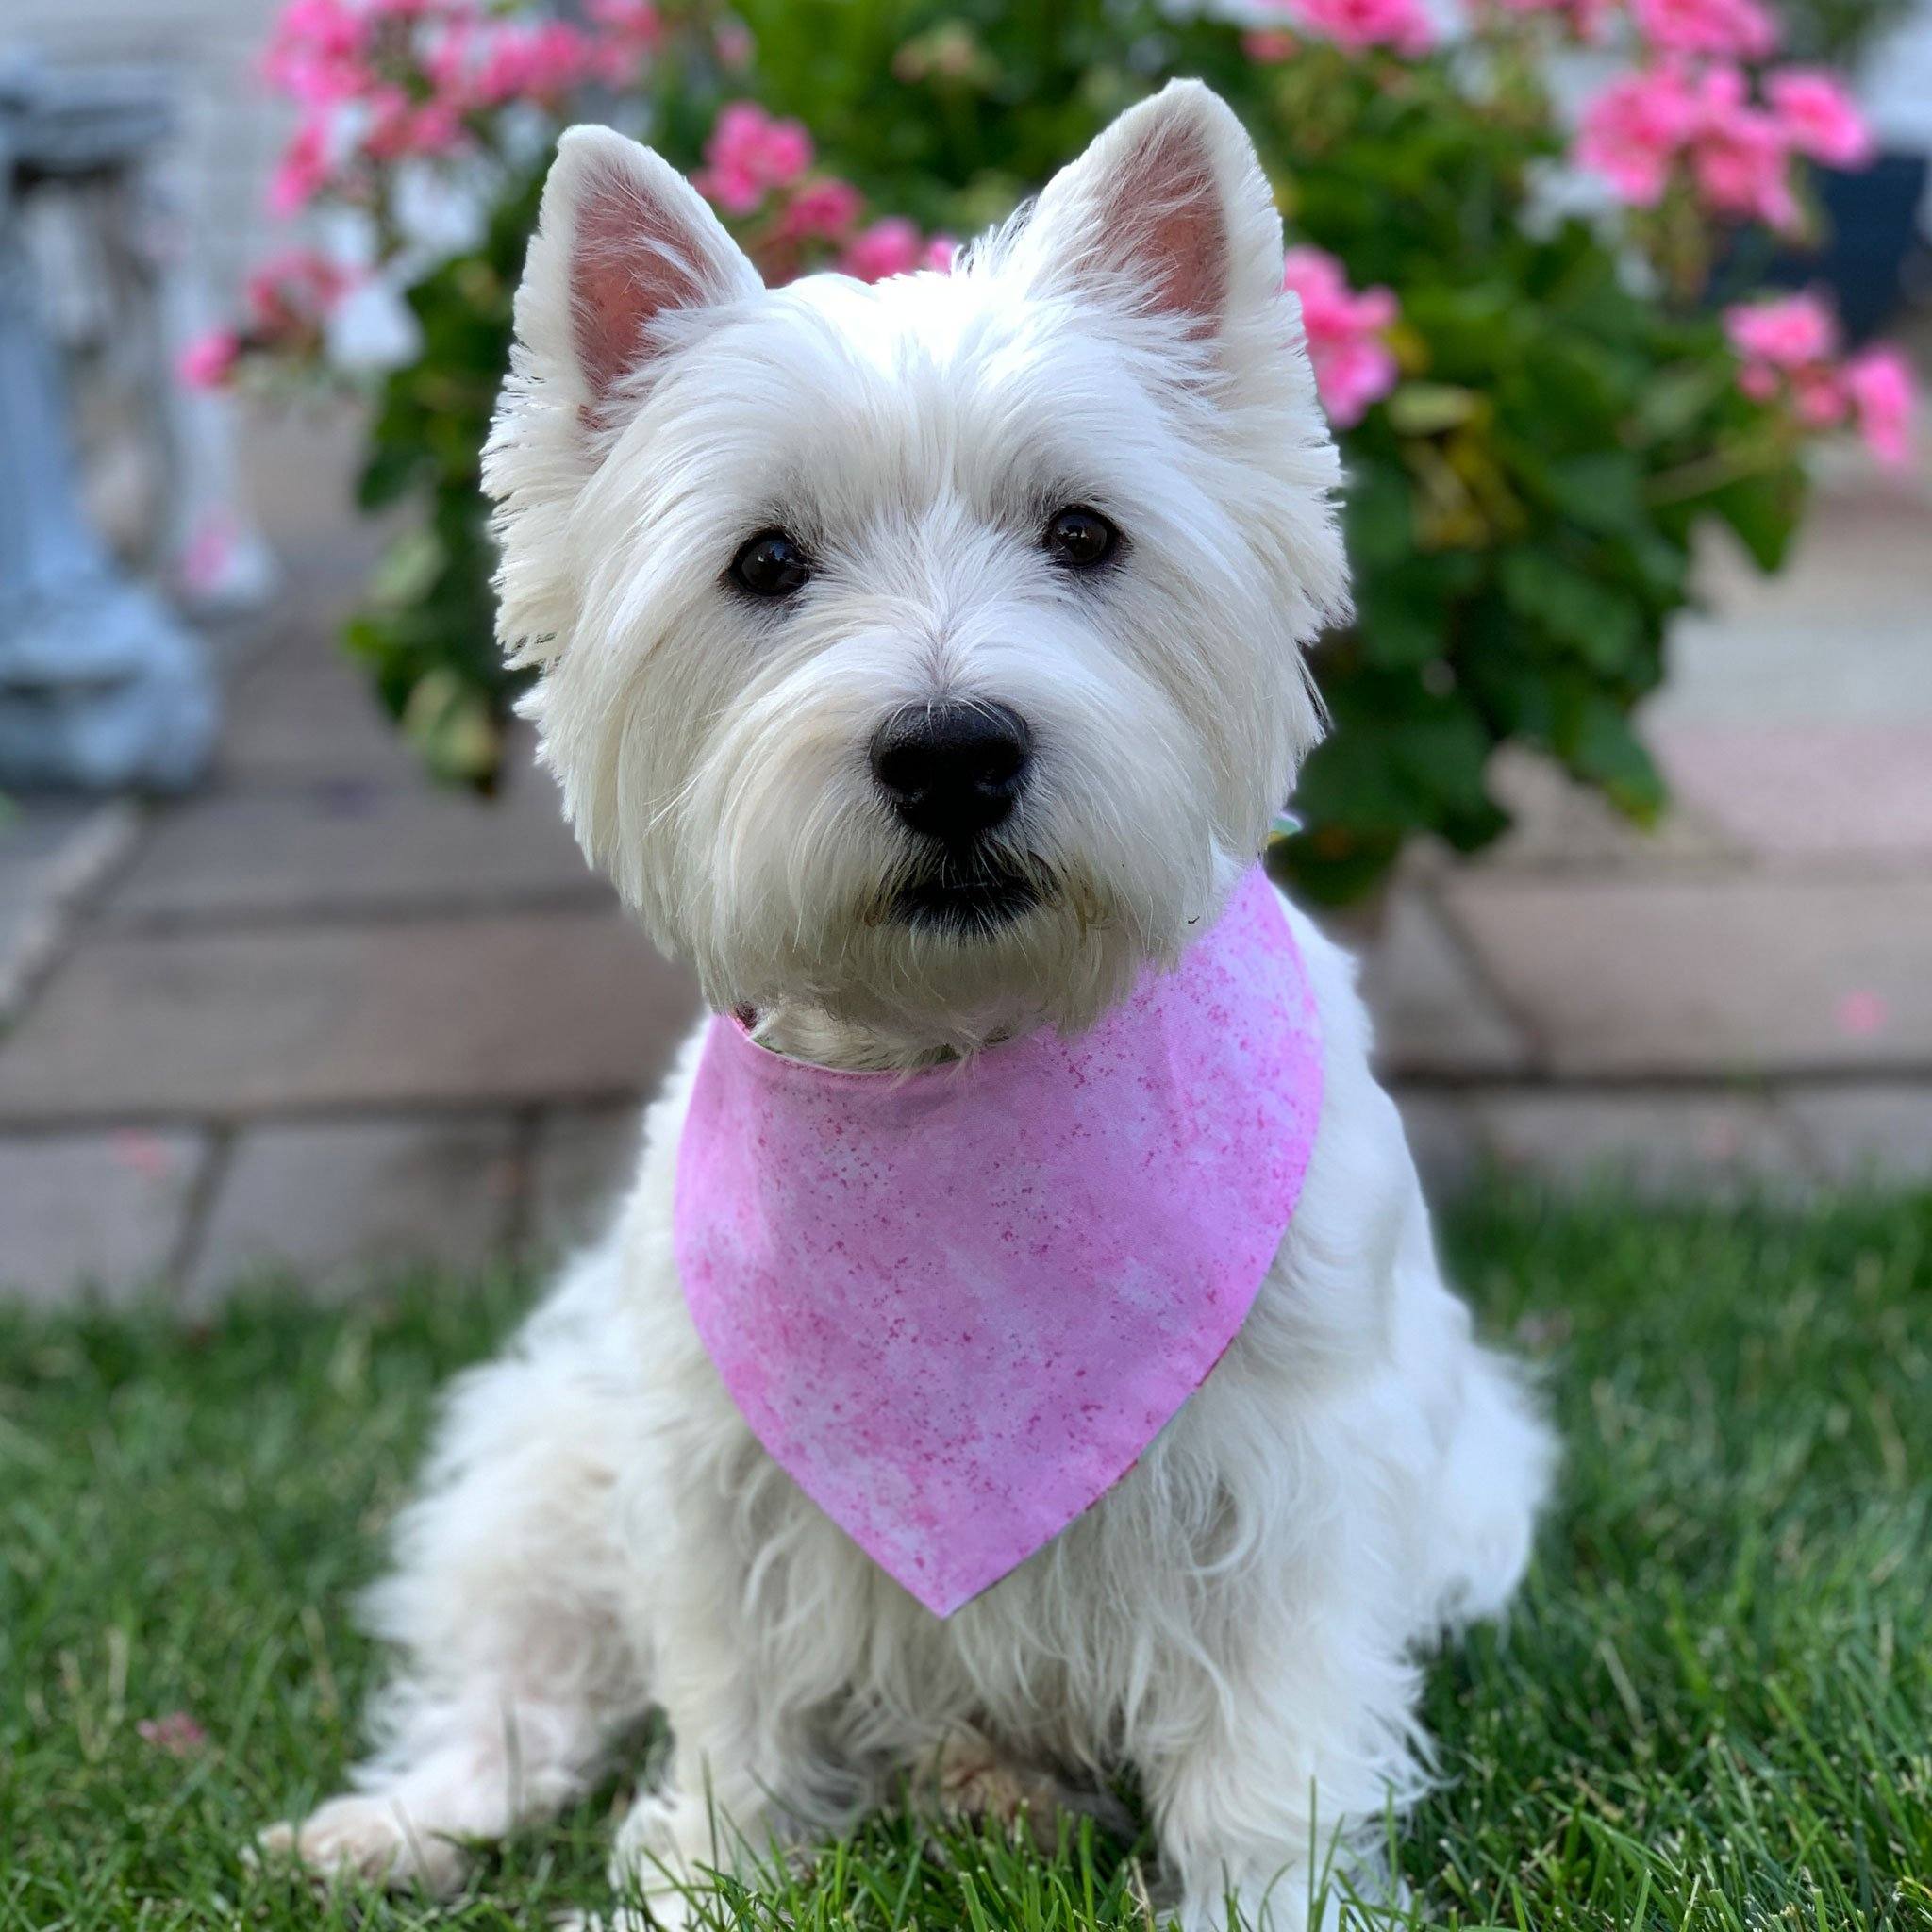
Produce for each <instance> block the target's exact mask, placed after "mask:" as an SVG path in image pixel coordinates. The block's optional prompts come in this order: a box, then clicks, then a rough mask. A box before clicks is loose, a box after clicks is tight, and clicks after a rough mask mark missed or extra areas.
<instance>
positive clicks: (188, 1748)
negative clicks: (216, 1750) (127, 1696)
mask: <svg viewBox="0 0 1932 1932" xmlns="http://www.w3.org/2000/svg"><path fill="white" fill-rule="evenodd" d="M134 1728H135V1731H136V1733H137V1734H138V1735H139V1736H140V1738H141V1740H142V1742H143V1743H147V1744H152V1745H153V1746H154V1747H155V1749H156V1750H157V1751H165V1752H166V1753H167V1754H168V1756H169V1757H193V1756H194V1754H195V1753H196V1752H197V1751H199V1750H200V1749H201V1748H202V1747H203V1746H204V1745H205V1744H206V1743H207V1742H208V1733H207V1732H206V1731H205V1730H203V1729H202V1727H201V1726H200V1725H199V1724H196V1723H195V1721H194V1720H193V1719H192V1717H190V1716H189V1714H188V1713H187V1712H186V1711H185V1710H171V1711H169V1712H168V1714H167V1715H166V1716H165V1717H144V1718H142V1720H141V1721H140V1723H138V1724H136V1725H135V1727H134Z"/></svg>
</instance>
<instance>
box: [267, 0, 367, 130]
mask: <svg viewBox="0 0 1932 1932" xmlns="http://www.w3.org/2000/svg"><path fill="white" fill-rule="evenodd" d="M368 44H369V16H368V15H367V14H366V13H365V12H364V11H363V10H362V9H361V8H357V7H352V6H350V5H348V4H347V0H288V5H287V6H285V7H284V8H282V11H281V15H280V18H279V19H277V21H276V22H275V33H274V35H273V36H272V37H271V39H270V41H269V43H268V50H267V52H266V53H264V54H263V56H262V60H261V69H262V73H263V75H265V76H266V77H267V79H268V82H269V84H270V85H271V86H272V87H274V88H275V89H277V90H279V91H280V92H283V93H285V94H288V95H290V96H291V98H292V99H294V100H297V101H300V102H301V103H302V105H303V106H304V107H305V108H309V109H310V110H313V109H315V108H327V107H333V106H334V105H335V104H336V103H337V102H339V101H345V100H353V99H354V98H355V97H356V96H357V95H358V94H359V93H360V92H362V90H363V88H364V87H365V86H366V85H367V82H368V74H369V71H368V69H367V67H366V66H365V65H364V62H363V55H364V52H365V50H366V48H367V46H368Z"/></svg>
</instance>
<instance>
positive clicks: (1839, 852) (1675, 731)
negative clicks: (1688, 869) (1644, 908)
mask: <svg viewBox="0 0 1932 1932" xmlns="http://www.w3.org/2000/svg"><path fill="white" fill-rule="evenodd" d="M1651 735H1652V738H1653V741H1654V747H1655V749H1656V751H1657V756H1658V758H1659V760H1660V762H1661V763H1662V765H1663V768H1664V773H1665V775H1666V776H1667V778H1668V779H1669V781H1670V786H1671V790H1672V791H1673V793H1674V795H1675V796H1676V797H1677V798H1678V799H1679V800H1682V801H1686V802H1688V803H1689V804H1690V805H1691V806H1692V807H1693V808H1695V809H1696V810H1698V811H1699V812H1701V813H1702V814H1703V815H1704V816H1705V817H1706V818H1707V819H1709V820H1711V821H1713V822H1715V823H1716V824H1720V825H1722V826H1723V827H1724V831H1725V833H1726V835H1727V836H1728V837H1729V839H1730V840H1731V841H1732V842H1733V843H1734V844H1735V845H1736V846H1737V847H1738V848H1739V849H1740V850H1741V851H1744V852H1748V853H1752V854H1755V855H1757V856H1758V857H1762V858H1774V859H1780V858H1790V859H1804V858H1834V859H1835V858H1879V859H1899V860H1907V861H1923V862H1925V863H1927V864H1928V866H1932V717H1927V718H1924V719H1923V720H1919V721H1917V722H1908V723H1906V724H1830V723H1825V724H1739V725H1722V724H1694V723H1693V724H1679V725H1667V726H1658V727H1657V728H1656V729H1655V730H1654V731H1653V732H1652V734H1651Z"/></svg>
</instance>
